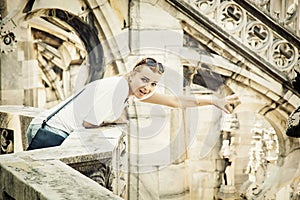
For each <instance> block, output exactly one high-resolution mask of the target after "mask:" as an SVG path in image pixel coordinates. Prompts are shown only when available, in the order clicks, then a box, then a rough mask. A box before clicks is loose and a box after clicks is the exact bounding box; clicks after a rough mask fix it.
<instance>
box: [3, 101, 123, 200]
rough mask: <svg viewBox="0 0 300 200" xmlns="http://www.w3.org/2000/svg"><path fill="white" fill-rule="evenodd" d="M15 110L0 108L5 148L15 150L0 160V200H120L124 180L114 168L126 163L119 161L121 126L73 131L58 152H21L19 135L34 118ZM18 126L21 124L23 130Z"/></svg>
mask: <svg viewBox="0 0 300 200" xmlns="http://www.w3.org/2000/svg"><path fill="white" fill-rule="evenodd" d="M20 108H21V107H20ZM20 108H19V109H17V108H16V107H3V108H1V112H0V114H1V116H2V119H3V120H2V121H3V122H7V123H6V124H5V123H3V124H2V125H3V127H2V130H8V135H9V138H10V139H11V140H10V143H9V144H10V145H11V144H12V145H13V146H14V147H15V151H12V152H11V153H9V152H7V153H9V154H6V155H0V200H2V199H32V200H34V199H53V200H56V199H101V200H102V199H122V198H121V197H125V193H126V182H125V180H126V177H125V175H124V174H123V173H122V170H121V168H120V166H121V160H122V161H126V160H127V159H122V156H123V157H124V155H125V149H126V146H125V140H124V137H125V133H126V127H125V126H123V125H117V126H107V127H102V128H97V129H82V130H77V131H75V132H73V133H72V134H71V135H70V136H69V137H68V138H67V139H66V140H65V141H64V142H63V144H62V145H61V146H59V147H52V148H45V149H39V150H32V151H23V150H22V148H24V147H25V146H26V145H27V144H25V145H24V146H23V145H22V143H23V142H20V141H22V137H21V136H22V135H23V140H26V136H24V130H26V128H27V126H28V124H29V122H30V120H28V119H30V116H31V118H32V116H34V113H33V112H32V108H24V107H22V108H21V109H20ZM17 110H19V112H17ZM28 110H29V111H31V113H30V114H28V113H29V111H28ZM36 112H38V111H36ZM26 113H27V114H28V115H27V116H25V115H26ZM12 119H14V120H12ZM24 119H27V120H24ZM13 121H14V123H13ZM12 124H13V125H14V126H12ZM18 124H23V126H24V128H22V130H23V131H21V130H19V129H20V128H19V126H17V125H18ZM2 139H3V137H2ZM19 140H20V141H19ZM24 143H26V142H24ZM20 145H21V147H18V148H16V146H20ZM3 154H4V153H3ZM122 165H123V166H125V167H126V166H127V165H126V163H123V162H122Z"/></svg>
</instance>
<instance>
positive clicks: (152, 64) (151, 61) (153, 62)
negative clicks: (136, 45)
mask: <svg viewBox="0 0 300 200" xmlns="http://www.w3.org/2000/svg"><path fill="white" fill-rule="evenodd" d="M144 64H146V65H147V66H150V67H158V71H159V72H160V73H164V72H165V69H164V66H163V65H162V64H161V63H160V62H157V61H156V60H154V59H153V58H145V59H143V60H141V61H140V62H139V63H138V64H136V65H135V67H134V69H135V68H136V67H137V66H140V65H144Z"/></svg>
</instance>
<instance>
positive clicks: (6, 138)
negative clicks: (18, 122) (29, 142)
mask: <svg viewBox="0 0 300 200" xmlns="http://www.w3.org/2000/svg"><path fill="white" fill-rule="evenodd" d="M0 137H1V152H0V154H9V153H13V152H14V143H13V133H11V132H9V131H8V130H6V129H2V131H1V136H0Z"/></svg>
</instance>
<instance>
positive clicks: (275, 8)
mask: <svg viewBox="0 0 300 200" xmlns="http://www.w3.org/2000/svg"><path fill="white" fill-rule="evenodd" d="M248 2H250V3H251V4H253V5H254V6H255V7H257V8H258V9H260V10H261V11H262V12H263V13H265V14H267V15H268V16H269V17H271V18H272V19H273V20H275V21H276V22H277V23H279V24H280V25H282V26H284V27H286V28H287V29H288V30H289V31H291V32H292V33H294V34H296V35H297V36H300V32H299V31H300V29H299V22H300V21H299V20H300V19H299V6H298V1H288V0H281V1H278V0H248Z"/></svg>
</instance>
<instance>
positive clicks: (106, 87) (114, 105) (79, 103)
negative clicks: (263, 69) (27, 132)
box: [32, 76, 129, 133]
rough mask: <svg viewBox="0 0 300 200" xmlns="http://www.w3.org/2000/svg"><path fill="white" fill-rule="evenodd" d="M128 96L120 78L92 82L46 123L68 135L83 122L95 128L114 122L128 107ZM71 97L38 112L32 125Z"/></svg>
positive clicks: (123, 80)
mask: <svg viewBox="0 0 300 200" xmlns="http://www.w3.org/2000/svg"><path fill="white" fill-rule="evenodd" d="M128 94H129V86H128V82H127V81H126V79H125V78H124V77H123V76H119V77H118V76H115V77H109V78H104V79H101V80H96V81H93V82H91V83H89V84H87V85H86V86H85V89H84V90H83V92H82V93H81V94H80V95H79V96H77V97H76V98H75V99H74V100H72V101H71V102H70V103H69V104H67V105H66V106H65V107H64V108H63V109H62V110H60V111H59V112H58V113H57V114H56V115H54V116H53V117H52V118H51V119H50V120H49V121H48V122H47V124H48V125H49V126H52V127H54V128H58V129H60V130H63V131H65V132H67V133H70V132H72V131H73V130H75V129H78V128H82V127H83V125H82V123H83V121H86V122H88V123H91V124H94V125H100V124H102V123H110V122H114V121H115V120H117V119H118V118H120V116H121V115H122V112H123V110H124V108H125V107H126V105H127V98H128ZM72 97H73V96H72ZM72 97H70V98H72ZM70 98H68V99H67V100H65V101H63V102H61V103H60V104H58V105H57V106H55V107H53V108H51V109H49V110H47V111H45V112H43V113H41V115H39V116H38V117H36V118H35V119H34V120H33V121H32V124H38V123H39V124H41V123H42V121H43V120H44V119H46V118H47V116H49V115H50V114H51V113H53V112H54V111H55V110H56V109H57V108H58V107H60V106H61V105H62V104H64V103H65V102H66V101H68V100H69V99H70Z"/></svg>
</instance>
